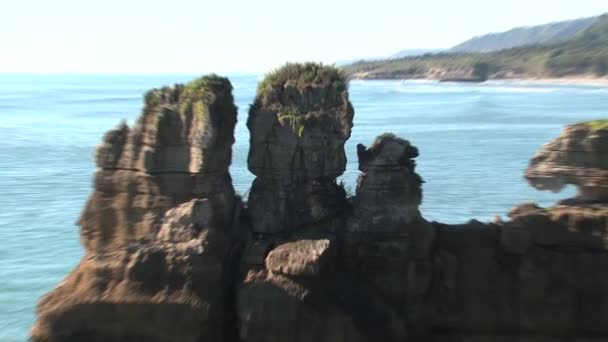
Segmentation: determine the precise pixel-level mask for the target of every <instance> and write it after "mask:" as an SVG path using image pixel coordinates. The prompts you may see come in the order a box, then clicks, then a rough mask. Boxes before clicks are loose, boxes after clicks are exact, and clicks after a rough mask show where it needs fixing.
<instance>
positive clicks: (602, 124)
mask: <svg viewBox="0 0 608 342" xmlns="http://www.w3.org/2000/svg"><path fill="white" fill-rule="evenodd" d="M581 123H582V124H584V125H587V127H589V128H590V129H591V130H593V131H598V130H601V129H608V119H600V120H593V121H587V122H581Z"/></svg>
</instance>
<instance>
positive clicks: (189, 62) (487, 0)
mask: <svg viewBox="0 0 608 342" xmlns="http://www.w3.org/2000/svg"><path fill="white" fill-rule="evenodd" d="M0 1H2V4H1V5H0V32H1V36H0V73H7V72H9V73H22V72H29V73H36V72H44V73H47V72H51V73H64V72H65V73H201V72H209V71H216V72H222V73H225V72H259V71H264V70H268V69H270V68H273V67H276V66H278V65H280V64H282V63H284V62H286V61H304V60H318V61H324V62H328V63H331V62H334V61H337V60H347V59H353V58H360V57H368V56H384V55H390V54H393V53H395V52H397V51H399V50H402V49H409V48H444V47H450V46H453V45H455V44H457V43H459V42H461V41H464V40H466V39H468V38H470V37H472V36H475V35H480V34H484V33H488V32H494V31H504V30H507V29H510V28H512V27H514V26H521V25H532V24H541V23H545V22H550V21H557V20H564V19H573V18H578V17H585V16H592V15H598V14H601V13H604V12H608V0H577V1H573V0H501V1H494V0H417V1H412V0H373V1H360V0H350V1H344V0H339V1H336V0H300V1H289V0H248V1H245V0H241V1H229V0H213V1H207V0H162V1H161V0H103V1H97V0H53V1H50V0H13V1H11V0H0Z"/></svg>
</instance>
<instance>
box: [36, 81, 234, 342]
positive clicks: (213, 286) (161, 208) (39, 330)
mask: <svg viewBox="0 0 608 342" xmlns="http://www.w3.org/2000/svg"><path fill="white" fill-rule="evenodd" d="M231 90H232V87H231V85H230V82H229V81H228V80H227V79H225V78H220V77H217V76H213V75H211V76H206V77H203V78H200V79H198V80H195V81H193V82H192V83H189V84H187V85H176V86H174V87H172V88H168V87H165V88H162V89H155V90H152V91H150V92H148V94H147V95H146V105H145V108H144V110H143V113H142V115H141V116H140V117H139V119H138V120H137V123H136V125H135V127H133V128H132V129H129V128H128V127H127V125H126V124H124V123H122V124H121V125H120V126H119V127H118V128H117V129H115V130H111V131H109V132H108V133H107V134H106V135H105V137H104V139H103V143H102V144H101V145H100V146H99V147H98V149H97V152H96V157H95V159H96V162H97V166H98V167H99V171H98V172H97V174H96V176H95V191H94V192H93V195H92V196H91V198H90V199H89V201H88V203H87V205H86V207H85V209H84V211H83V213H82V216H81V218H80V221H79V223H80V227H81V235H82V242H83V244H84V246H85V248H86V254H85V256H84V258H83V259H82V261H81V262H80V264H79V265H78V266H77V267H76V269H75V270H74V271H73V272H72V273H71V274H70V275H69V276H68V277H67V278H66V279H65V280H64V281H63V282H62V283H61V284H60V285H59V286H58V287H57V288H56V289H55V290H53V291H52V292H50V293H49V294H47V295H46V296H44V297H43V298H42V300H41V301H40V303H39V306H38V322H37V323H36V325H35V327H34V328H33V331H32V337H33V339H34V340H35V341H49V342H50V341H104V342H106V341H153V342H154V341H159V342H160V341H178V340H179V341H192V342H196V341H200V340H201V339H204V340H212V341H221V340H222V339H223V337H224V335H225V334H224V331H223V328H224V324H225V322H226V321H227V320H228V319H229V318H227V317H229V315H230V310H227V305H226V303H227V298H228V296H227V294H228V293H229V288H230V286H229V277H228V275H229V273H230V271H229V269H228V268H229V267H230V266H231V265H230V259H231V257H232V250H233V246H234V245H235V239H234V238H233V235H234V233H235V232H234V227H233V225H234V224H235V218H234V216H235V213H237V212H238V210H235V208H237V207H238V206H239V205H240V204H239V203H238V201H237V200H236V198H235V196H234V190H233V188H232V184H231V180H230V175H229V174H228V166H229V165H230V161H231V145H232V143H233V142H234V137H233V130H234V125H235V123H236V107H235V106H234V102H233V99H232V94H231Z"/></svg>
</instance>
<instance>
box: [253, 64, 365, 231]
mask: <svg viewBox="0 0 608 342" xmlns="http://www.w3.org/2000/svg"><path fill="white" fill-rule="evenodd" d="M353 114H354V111H353V107H352V106H351V104H350V102H349V101H348V92H347V83H346V79H345V77H344V76H343V75H342V74H341V72H340V71H339V70H338V69H336V68H331V67H323V66H320V65H317V64H313V63H309V64H305V65H300V64H288V65H286V66H285V67H283V68H281V69H279V70H277V71H275V72H274V73H272V74H270V75H268V76H267V77H266V79H265V80H264V81H263V82H262V83H261V84H260V85H259V87H258V93H257V95H256V98H255V99H254V102H253V105H252V106H251V108H250V110H249V118H248V120H247V127H248V128H249V131H250V137H251V138H250V150H249V159H248V166H249V170H250V171H251V172H252V173H253V174H254V175H256V179H255V180H254V182H253V185H252V187H251V191H250V193H249V207H250V210H249V215H250V218H251V224H252V227H253V230H254V231H255V232H258V233H278V232H283V231H289V230H294V229H297V228H299V227H302V226H305V225H309V224H312V223H315V222H319V221H321V220H324V219H330V218H332V217H334V216H336V215H337V214H338V213H339V212H340V211H341V210H343V208H344V206H345V193H344V191H343V189H341V188H340V187H339V186H338V185H337V184H336V182H335V179H336V177H338V176H339V175H341V174H342V173H343V172H344V169H345V168H346V154H345V152H344V143H345V142H346V140H347V139H348V138H349V137H350V131H351V128H352V125H353Z"/></svg>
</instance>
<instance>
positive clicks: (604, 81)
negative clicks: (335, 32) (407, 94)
mask: <svg viewBox="0 0 608 342" xmlns="http://www.w3.org/2000/svg"><path fill="white" fill-rule="evenodd" d="M350 79H351V80H378V81H380V80H402V81H408V80H411V81H437V82H438V81H440V80H441V79H442V78H441V77H433V76H429V77H402V76H399V75H395V76H394V77H391V76H390V75H381V77H379V75H375V74H370V75H365V74H353V75H351V76H350ZM492 81H504V82H509V83H531V84H554V85H608V77H594V76H587V75H581V76H568V77H515V78H510V77H505V78H501V77H490V78H489V79H488V80H487V81H486V82H492ZM450 83H459V82H450Z"/></svg>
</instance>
